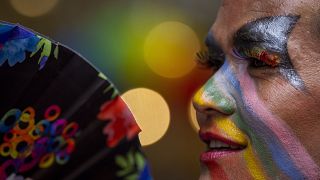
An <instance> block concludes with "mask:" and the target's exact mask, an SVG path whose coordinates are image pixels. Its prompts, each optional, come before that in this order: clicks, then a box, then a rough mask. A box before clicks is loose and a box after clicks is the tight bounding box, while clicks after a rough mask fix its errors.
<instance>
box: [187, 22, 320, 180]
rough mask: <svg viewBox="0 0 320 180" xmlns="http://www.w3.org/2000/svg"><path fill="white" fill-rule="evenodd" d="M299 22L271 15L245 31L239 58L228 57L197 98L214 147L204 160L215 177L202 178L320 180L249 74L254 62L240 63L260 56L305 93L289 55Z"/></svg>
mask: <svg viewBox="0 0 320 180" xmlns="http://www.w3.org/2000/svg"><path fill="white" fill-rule="evenodd" d="M297 20H298V17H297V16H276V17H267V18H262V19H258V20H255V21H254V22H251V23H248V24H247V25H245V26H243V27H242V28H240V30H239V31H238V32H237V33H236V35H235V41H234V46H235V48H234V49H235V50H236V52H235V53H237V54H236V55H237V56H238V57H239V58H238V59H226V60H225V61H224V63H223V65H222V66H221V67H219V70H218V71H217V72H216V73H215V74H214V75H213V76H212V77H211V78H210V79H209V80H208V81H207V83H206V84H205V85H204V86H203V87H202V88H201V89H200V90H199V91H198V92H197V93H196V94H195V96H194V99H193V102H194V106H195V108H196V110H197V118H198V122H199V125H200V138H201V139H202V141H204V142H205V143H206V144H207V145H208V150H207V151H206V152H204V153H203V154H202V155H201V156H200V161H201V162H202V164H204V165H205V167H206V168H207V170H204V171H208V172H209V173H207V172H203V173H202V176H201V179H206V178H207V179H319V178H320V168H319V166H318V165H317V164H316V163H315V161H314V160H313V158H312V157H311V155H310V154H309V153H308V151H307V149H306V148H305V147H304V145H303V144H302V143H301V141H300V139H298V138H297V136H296V135H295V133H294V131H293V130H292V128H291V127H290V126H289V125H288V124H287V122H286V121H285V120H284V119H281V117H280V116H278V115H277V114H276V113H274V112H273V111H272V110H271V109H269V108H268V106H267V104H266V103H268V102H266V101H265V100H263V99H261V97H260V95H259V90H258V89H257V85H256V80H255V79H254V78H252V77H251V76H250V74H249V73H248V66H250V63H239V62H236V61H243V60H248V57H250V58H256V60H257V59H258V60H259V61H262V62H264V63H265V64H267V65H268V67H269V68H279V72H280V74H281V75H282V76H283V77H285V80H287V81H288V83H290V84H291V85H292V86H294V87H295V88H296V89H298V90H299V91H303V90H304V83H303V81H302V80H301V78H300V76H299V75H298V73H297V72H296V71H295V70H294V68H293V66H292V63H291V61H290V58H289V55H288V52H287V40H288V38H289V33H290V31H291V30H292V28H293V26H294V24H295V23H296V21H297ZM280 24H281V25H280ZM278 26H279V27H278ZM209 48H210V47H209ZM248 61H250V60H248ZM256 68H258V67H256ZM208 174H209V175H208ZM208 176H209V177H208Z"/></svg>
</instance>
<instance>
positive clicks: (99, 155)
mask: <svg viewBox="0 0 320 180" xmlns="http://www.w3.org/2000/svg"><path fill="white" fill-rule="evenodd" d="M0 118H1V119H0V179H68V180H69V179H125V180H134V179H143V180H144V179H152V178H151V176H150V173H149V172H150V171H149V168H148V164H147V161H146V159H145V156H144V155H143V153H142V152H141V147H140V143H139V140H138V137H137V134H138V133H139V131H140V129H139V127H138V126H137V124H136V122H135V120H134V118H133V116H132V114H131V112H130V110H129V109H128V107H127V106H126V104H125V103H124V102H123V101H122V100H121V98H120V96H119V94H118V91H117V90H116V89H115V87H114V85H113V84H112V83H111V82H110V81H109V80H108V79H107V77H106V76H104V75H103V74H102V73H101V72H99V71H97V70H96V69H95V68H94V67H93V66H92V65H90V64H89V63H88V62H87V61H86V60H85V59H84V58H83V57H81V56H80V55H79V54H77V53H76V52H74V51H72V50H71V49H69V48H67V47H66V46H63V45H61V44H59V43H57V42H53V41H51V40H49V39H48V38H46V37H44V36H42V35H39V34H37V33H34V32H33V31H31V30H28V29H26V28H24V27H22V26H20V25H14V24H9V23H5V22H0Z"/></svg>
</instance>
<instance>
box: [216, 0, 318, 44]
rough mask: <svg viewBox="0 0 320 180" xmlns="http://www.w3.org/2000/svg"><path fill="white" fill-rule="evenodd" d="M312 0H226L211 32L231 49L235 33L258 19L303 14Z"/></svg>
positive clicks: (220, 42)
mask: <svg viewBox="0 0 320 180" xmlns="http://www.w3.org/2000/svg"><path fill="white" fill-rule="evenodd" d="M312 3H313V2H312V0H304V1H300V0H299V1H297V0H224V1H223V2H222V5H221V7H220V9H219V12H218V16H217V19H216V21H215V23H214V25H213V26H212V29H211V32H212V34H213V35H214V36H215V39H216V40H217V41H218V42H219V44H220V45H221V46H222V48H223V49H224V50H230V47H231V45H232V38H233V35H234V33H235V32H236V31H237V30H239V29H240V28H241V27H242V26H244V25H245V24H247V23H249V22H252V21H254V20H256V19H259V18H262V17H268V16H278V15H289V14H293V15H301V13H303V12H304V10H303V8H306V6H307V5H308V4H312Z"/></svg>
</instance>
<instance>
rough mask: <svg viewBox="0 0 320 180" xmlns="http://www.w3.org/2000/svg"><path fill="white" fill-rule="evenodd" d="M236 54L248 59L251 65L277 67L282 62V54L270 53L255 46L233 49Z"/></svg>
mask: <svg viewBox="0 0 320 180" xmlns="http://www.w3.org/2000/svg"><path fill="white" fill-rule="evenodd" d="M233 52H234V55H235V56H237V57H240V58H241V59H245V60H248V61H249V62H250V66H251V67H255V68H259V67H271V68H275V67H277V66H279V64H280V56H279V55H277V54H275V53H270V52H268V51H266V50H264V49H262V48H258V47H254V48H249V49H244V48H241V49H240V50H235V49H234V50H233Z"/></svg>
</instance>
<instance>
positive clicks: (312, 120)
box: [256, 78, 320, 164]
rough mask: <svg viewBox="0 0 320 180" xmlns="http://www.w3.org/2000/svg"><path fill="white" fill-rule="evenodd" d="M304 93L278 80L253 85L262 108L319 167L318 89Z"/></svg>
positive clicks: (310, 89) (310, 87)
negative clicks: (291, 133)
mask: <svg viewBox="0 0 320 180" xmlns="http://www.w3.org/2000/svg"><path fill="white" fill-rule="evenodd" d="M308 84H310V83H308V82H307V83H306V85H307V89H308V92H301V91H298V90H296V89H295V88H293V87H292V86H291V85H289V84H288V83H286V82H285V81H284V80H282V79H280V78H278V79H273V80H272V81H268V82H267V81H263V82H260V83H257V84H256V85H257V87H258V90H257V94H258V97H259V98H260V99H261V101H263V104H265V106H266V108H267V109H268V110H269V111H270V112H271V113H272V114H273V115H274V116H277V117H278V118H279V119H281V120H282V121H284V122H285V123H286V124H287V125H288V126H289V128H290V129H291V131H292V132H293V134H294V135H295V136H296V137H297V139H299V141H300V142H301V144H302V145H303V146H304V147H305V148H306V150H307V151H308V153H309V154H310V155H311V156H312V158H313V159H314V160H315V161H316V163H317V164H320V153H319V151H318V150H319V149H320V134H319V133H316V132H319V131H320V123H319V117H320V111H319V105H320V103H319V100H318V99H319V98H320V97H319V94H320V92H319V89H320V87H317V88H314V87H312V86H308Z"/></svg>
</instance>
